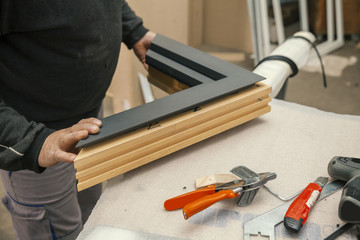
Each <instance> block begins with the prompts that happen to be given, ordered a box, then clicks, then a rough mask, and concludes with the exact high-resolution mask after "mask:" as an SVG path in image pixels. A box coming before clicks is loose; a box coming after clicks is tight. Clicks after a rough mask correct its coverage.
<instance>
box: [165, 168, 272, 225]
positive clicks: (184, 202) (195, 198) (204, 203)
mask: <svg viewBox="0 0 360 240" xmlns="http://www.w3.org/2000/svg"><path fill="white" fill-rule="evenodd" d="M275 177H276V175H275V176H274V173H261V174H259V177H254V178H256V179H254V181H252V182H251V183H250V184H244V183H245V181H244V180H235V181H232V182H230V183H226V184H224V185H221V186H218V187H216V186H215V185H210V186H208V187H205V188H202V189H198V190H195V191H192V192H188V193H185V194H182V195H179V196H176V197H174V198H171V199H168V200H166V201H165V202H164V207H165V209H166V210H168V211H171V210H176V209H179V208H183V215H184V218H185V219H188V218H190V217H191V216H193V215H194V214H196V213H198V212H200V211H202V210H204V209H206V208H208V207H210V206H211V205H213V204H214V203H216V202H218V201H221V200H223V199H232V198H236V197H237V196H239V193H240V192H245V191H250V190H254V189H256V188H259V187H261V186H262V185H264V184H265V183H266V182H267V181H269V180H271V179H274V178H275Z"/></svg>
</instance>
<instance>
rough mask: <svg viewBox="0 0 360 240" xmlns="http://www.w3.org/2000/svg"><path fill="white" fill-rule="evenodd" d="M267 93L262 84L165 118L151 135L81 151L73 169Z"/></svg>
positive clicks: (144, 131)
mask: <svg viewBox="0 0 360 240" xmlns="http://www.w3.org/2000/svg"><path fill="white" fill-rule="evenodd" d="M270 91H271V88H270V87H268V86H266V85H264V84H258V85H257V86H253V87H252V88H249V89H246V90H244V91H242V92H241V93H237V94H233V95H230V96H227V97H224V98H223V99H220V100H217V101H215V102H213V103H209V104H206V105H205V106H202V110H201V111H197V112H195V113H193V112H190V111H189V112H186V113H183V114H180V115H178V116H174V117H171V118H169V119H166V120H164V121H162V123H161V124H162V127H161V128H153V129H151V131H152V132H151V134H149V131H148V130H147V129H146V128H141V129H139V130H137V131H133V132H130V133H128V134H124V135H121V136H119V137H116V138H114V139H111V140H108V141H105V142H103V143H101V144H97V145H95V146H90V147H87V148H84V149H82V150H81V152H80V154H79V155H78V157H77V158H76V160H75V162H74V164H75V168H76V169H78V170H82V169H85V168H88V167H89V166H92V165H94V164H96V163H101V162H103V161H104V160H106V159H109V158H111V157H114V156H116V155H119V154H123V153H125V152H129V151H130V150H131V149H136V148H138V147H139V146H142V145H144V144H148V143H151V142H153V141H154V140H156V139H158V138H164V137H167V136H169V135H172V134H174V132H176V131H179V129H183V128H184V127H185V126H187V125H188V124H189V122H190V123H191V124H192V125H194V124H196V123H197V122H199V121H202V120H206V119H209V118H212V117H214V116H216V114H223V113H224V112H226V111H229V108H230V110H231V108H239V107H242V106H246V105H249V104H250V102H251V101H252V102H254V101H258V98H261V97H264V96H267V95H268V94H269V93H270ZM169 122H171V124H168V123H169ZM175 124H176V125H175ZM119 144H121V146H119Z"/></svg>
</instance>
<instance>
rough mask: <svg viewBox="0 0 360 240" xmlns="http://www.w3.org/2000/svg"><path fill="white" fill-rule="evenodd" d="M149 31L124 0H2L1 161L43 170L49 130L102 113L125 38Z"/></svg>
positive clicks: (3, 166) (131, 39)
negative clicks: (41, 161)
mask: <svg viewBox="0 0 360 240" xmlns="http://www.w3.org/2000/svg"><path fill="white" fill-rule="evenodd" d="M146 32H147V29H145V28H144V27H143V25H142V21H141V19H140V18H138V17H137V16H136V15H135V14H134V12H133V11H132V10H131V9H130V8H129V6H128V5H127V3H126V2H125V1H124V0H123V1H119V0H106V1H103V0H76V1H73V0H62V1H58V0H27V1H19V0H0V34H1V36H0V144H1V145H2V146H0V168H1V169H6V170H21V169H30V170H33V171H36V172H40V171H41V170H42V169H41V168H39V166H38V163H37V159H38V155H39V152H40V149H41V146H42V144H43V142H44V141H45V139H46V137H47V136H48V135H49V134H50V133H51V132H53V131H54V130H55V129H61V128H65V127H68V126H71V125H73V124H75V123H76V122H77V121H79V120H80V119H82V118H86V117H91V116H96V115H97V112H98V110H99V107H100V105H101V102H102V99H103V98H104V96H105V93H106V90H107V89H108V87H109V85H110V82H111V80H112V77H113V74H114V71H115V68H116V65H117V60H118V55H119V51H120V43H121V41H123V42H124V43H125V44H126V45H127V46H128V48H131V47H132V45H133V44H134V43H135V42H137V41H138V40H139V39H140V38H141V37H142V36H143V35H144V34H145V33H146ZM6 147H11V148H13V149H15V150H16V151H18V152H19V153H24V156H20V154H16V153H15V152H14V151H12V150H11V149H9V148H6Z"/></svg>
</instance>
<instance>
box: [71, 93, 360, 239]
mask: <svg viewBox="0 0 360 240" xmlns="http://www.w3.org/2000/svg"><path fill="white" fill-rule="evenodd" d="M270 105H271V112H270V113H267V114H265V115H263V116H261V117H259V118H256V119H254V120H252V121H250V122H247V123H244V124H242V125H240V126H238V127H235V128H233V129H230V130H228V131H226V132H223V133H220V134H218V135H216V136H214V137H211V138H209V139H206V140H204V141H201V142H199V143H196V144H194V145H191V146H190V147H187V148H185V149H182V150H180V151H177V152H175V153H173V154H170V155H168V156H166V157H163V158H161V159H158V160H156V161H154V162H151V163H149V164H146V165H144V166H142V167H139V168H137V169H134V170H132V171H130V172H127V173H125V174H123V175H120V176H118V177H116V178H113V179H111V180H109V181H108V183H107V187H106V189H105V191H104V193H103V194H102V196H101V198H100V200H99V201H98V203H97V205H96V206H95V208H94V210H93V212H92V214H91V215H90V217H89V220H88V221H87V223H86V224H85V226H84V229H83V231H82V232H81V233H80V235H79V237H78V239H79V240H82V239H87V240H88V239H89V240H95V239H107V240H109V239H110V240H111V239H243V234H244V233H243V226H244V223H245V222H247V221H249V220H251V219H253V218H254V217H256V216H258V215H261V214H263V213H265V212H267V211H269V210H271V209H273V208H275V207H277V206H279V205H281V204H284V202H282V201H281V200H280V199H277V198H276V197H274V196H273V195H271V194H270V193H269V192H267V191H266V190H265V189H263V188H261V189H260V190H259V191H258V193H257V195H256V197H255V199H254V201H253V202H252V204H251V205H249V206H247V207H239V206H237V204H236V203H237V200H236V199H235V200H234V199H229V200H223V201H221V202H218V203H216V204H214V205H212V206H211V207H210V208H208V209H206V210H204V211H202V212H200V213H198V214H196V215H194V216H193V217H191V218H190V219H189V220H184V218H183V216H182V212H181V210H175V211H166V210H165V209H164V207H163V204H164V201H165V200H167V199H169V198H171V197H174V196H176V195H180V194H183V193H186V192H189V191H192V190H194V189H195V186H194V182H195V179H196V178H198V177H203V176H207V175H211V174H223V173H230V172H229V171H230V170H231V169H232V168H234V167H236V166H239V165H243V166H246V167H248V168H250V169H251V170H253V171H255V172H275V173H276V174H277V178H276V179H275V180H272V181H270V182H268V183H267V184H266V185H267V186H268V187H270V188H271V189H272V190H274V191H275V192H277V193H279V194H280V195H282V196H285V197H286V196H290V195H292V194H293V193H295V192H297V191H299V190H300V189H302V188H304V187H306V186H307V185H308V184H309V183H310V182H313V181H314V180H315V179H316V178H317V177H319V176H325V177H327V176H328V173H327V165H328V163H329V161H330V160H331V158H332V157H334V156H349V157H360V148H359V143H360V116H351V115H341V114H335V113H330V112H324V111H320V110H317V109H314V108H310V107H306V106H302V105H298V104H294V103H289V102H285V101H282V100H272V102H271V103H270ZM340 196H341V190H340V191H338V192H336V193H335V194H333V195H331V196H329V197H327V198H326V199H324V200H322V201H321V202H318V203H317V204H316V205H315V206H314V208H313V209H312V211H311V213H310V215H309V219H308V221H307V223H306V224H305V226H304V227H303V228H302V229H301V230H300V232H299V233H298V234H297V235H296V234H290V233H288V232H287V230H286V229H285V228H284V226H283V224H280V225H278V226H277V227H276V239H292V238H294V239H323V238H324V237H326V236H328V235H330V234H331V233H332V232H333V231H334V230H336V229H337V228H338V227H339V226H342V225H343V224H344V223H343V222H341V220H340V219H339V218H338V214H337V211H338V204H339V199H340ZM132 234H135V235H132ZM131 236H133V237H131ZM343 236H344V237H345V236H346V237H347V238H346V239H356V232H355V228H353V229H351V230H349V231H348V232H346V233H345V234H344V235H343ZM120 237H121V238H120ZM260 238H261V237H260V236H258V237H256V236H253V237H251V239H260ZM261 239H266V238H261Z"/></svg>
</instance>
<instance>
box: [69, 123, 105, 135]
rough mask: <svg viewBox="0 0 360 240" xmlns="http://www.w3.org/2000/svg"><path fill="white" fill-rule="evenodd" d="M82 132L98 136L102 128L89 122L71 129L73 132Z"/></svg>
mask: <svg viewBox="0 0 360 240" xmlns="http://www.w3.org/2000/svg"><path fill="white" fill-rule="evenodd" d="M82 130H86V131H87V132H89V133H91V134H96V133H98V132H99V131H100V126H99V125H97V124H93V123H89V122H82V123H80V122H79V123H77V124H75V125H73V126H72V127H71V132H78V131H82Z"/></svg>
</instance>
